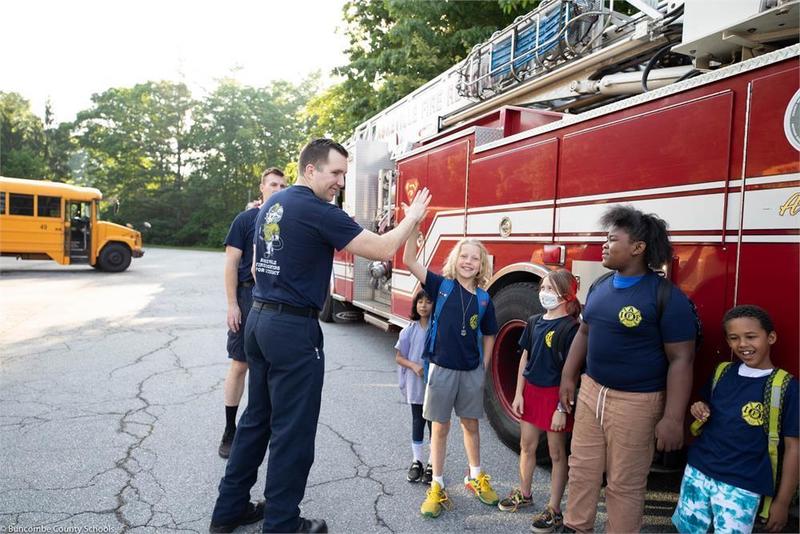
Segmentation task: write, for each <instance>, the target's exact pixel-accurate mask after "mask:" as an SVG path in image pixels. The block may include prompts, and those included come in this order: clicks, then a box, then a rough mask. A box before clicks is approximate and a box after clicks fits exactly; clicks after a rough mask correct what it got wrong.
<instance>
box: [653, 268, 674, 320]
mask: <svg viewBox="0 0 800 534" xmlns="http://www.w3.org/2000/svg"><path fill="white" fill-rule="evenodd" d="M671 296H672V282H671V281H670V280H667V277H666V276H659V277H658V293H656V317H657V318H658V322H659V324H661V318H662V317H664V310H665V309H666V307H667V304H668V303H669V298H670V297H671Z"/></svg>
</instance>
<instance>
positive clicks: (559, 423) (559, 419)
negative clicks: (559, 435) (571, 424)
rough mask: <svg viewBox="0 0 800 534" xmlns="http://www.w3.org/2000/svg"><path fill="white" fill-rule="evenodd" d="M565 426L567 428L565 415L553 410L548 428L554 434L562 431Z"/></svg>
mask: <svg viewBox="0 0 800 534" xmlns="http://www.w3.org/2000/svg"><path fill="white" fill-rule="evenodd" d="M565 426H567V414H566V413H565V412H560V411H558V410H555V411H554V412H553V420H552V421H550V428H551V429H552V430H555V431H556V432H560V431H562V430H564V427H565Z"/></svg>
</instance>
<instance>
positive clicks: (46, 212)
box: [38, 195, 61, 217]
mask: <svg viewBox="0 0 800 534" xmlns="http://www.w3.org/2000/svg"><path fill="white" fill-rule="evenodd" d="M38 212H39V217H61V197H46V196H43V195H39V206H38Z"/></svg>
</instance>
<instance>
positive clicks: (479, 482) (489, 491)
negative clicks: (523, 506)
mask: <svg viewBox="0 0 800 534" xmlns="http://www.w3.org/2000/svg"><path fill="white" fill-rule="evenodd" d="M490 480H491V477H490V476H489V475H487V474H486V473H484V472H483V471H481V474H480V475H478V478H469V476H466V477H464V486H465V487H466V488H467V489H468V490H470V491H471V492H472V493H474V494H475V496H476V497H478V500H479V501H481V502H482V503H483V504H488V505H489V506H497V502H498V501H499V500H500V499H499V498H498V497H497V492H495V491H494V488H492V485H491V484H489V481H490Z"/></svg>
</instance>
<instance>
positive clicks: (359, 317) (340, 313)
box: [331, 299, 364, 324]
mask: <svg viewBox="0 0 800 534" xmlns="http://www.w3.org/2000/svg"><path fill="white" fill-rule="evenodd" d="M331 304H332V306H331V308H332V310H331V311H332V313H331V314H332V316H333V322H334V323H338V324H342V323H359V322H361V321H363V320H364V312H362V311H361V310H359V309H358V308H356V307H355V306H353V305H352V304H350V303H349V302H343V301H341V300H335V299H332V303H331Z"/></svg>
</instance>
